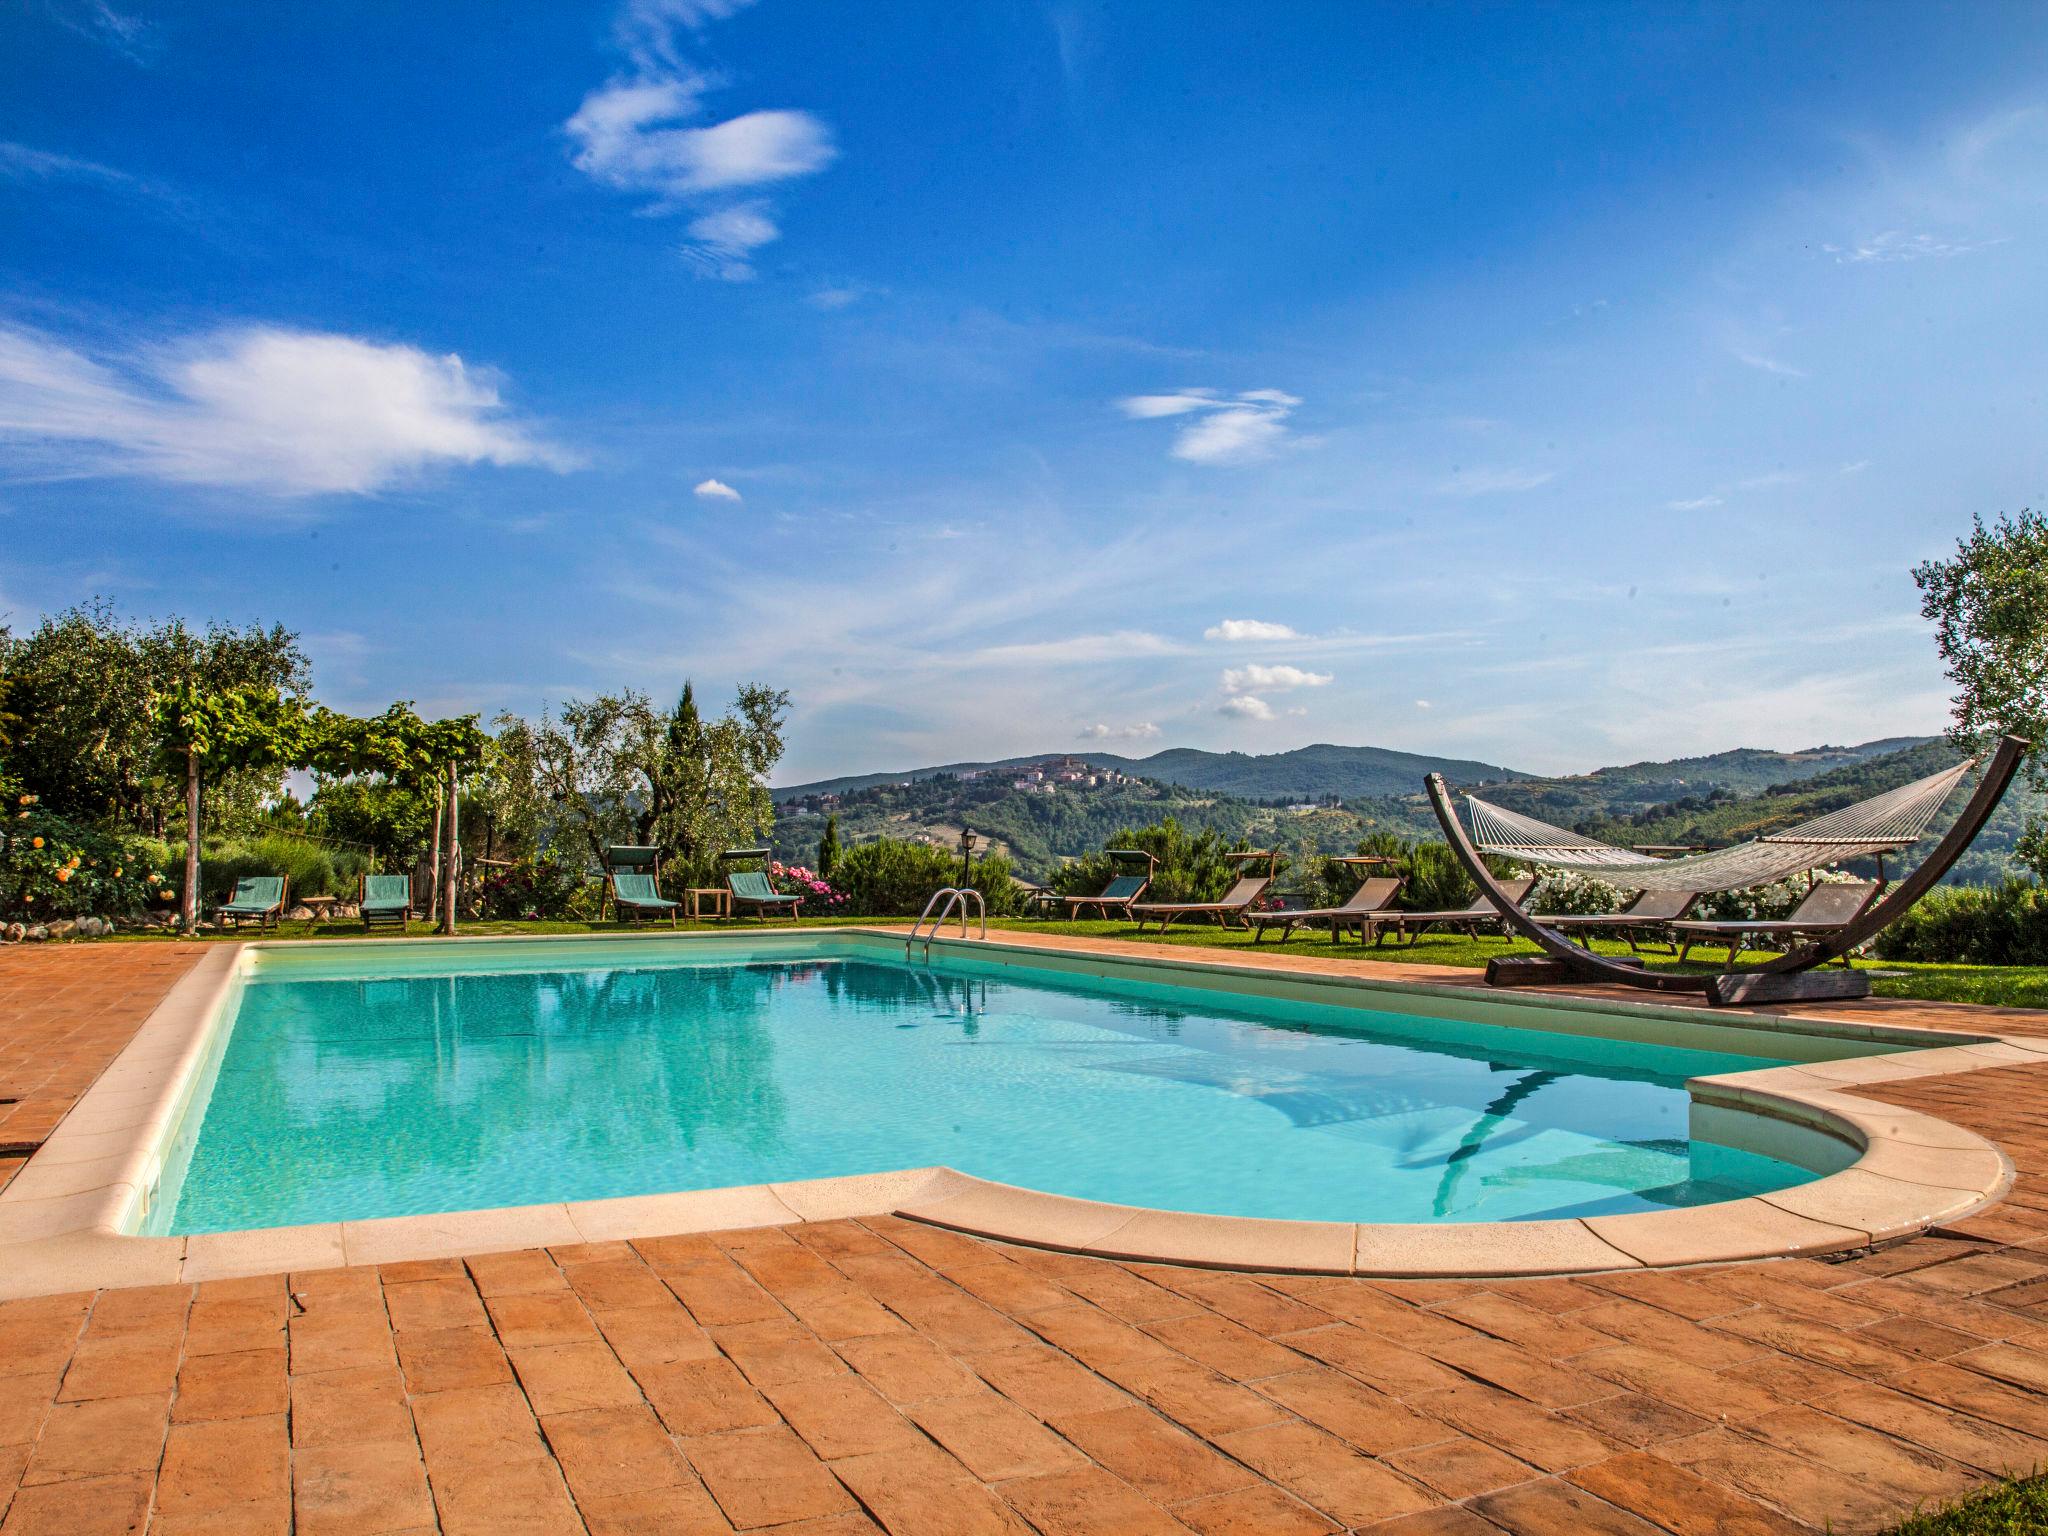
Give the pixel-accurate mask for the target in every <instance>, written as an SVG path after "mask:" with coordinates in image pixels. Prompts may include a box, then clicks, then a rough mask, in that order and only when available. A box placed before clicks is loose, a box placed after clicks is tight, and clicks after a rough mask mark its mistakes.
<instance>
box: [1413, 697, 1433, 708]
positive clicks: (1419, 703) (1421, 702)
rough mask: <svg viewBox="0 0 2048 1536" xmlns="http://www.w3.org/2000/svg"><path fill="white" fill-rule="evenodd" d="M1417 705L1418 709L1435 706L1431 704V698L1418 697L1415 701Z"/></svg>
mask: <svg viewBox="0 0 2048 1536" xmlns="http://www.w3.org/2000/svg"><path fill="white" fill-rule="evenodd" d="M1415 707H1416V708H1417V709H1429V708H1431V707H1433V706H1432V705H1431V704H1430V702H1429V700H1427V699H1417V700H1416V701H1415Z"/></svg>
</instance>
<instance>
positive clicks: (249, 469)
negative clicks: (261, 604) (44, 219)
mask: <svg viewBox="0 0 2048 1536" xmlns="http://www.w3.org/2000/svg"><path fill="white" fill-rule="evenodd" d="M0 439H4V440H7V441H10V442H12V443H13V444H14V445H15V447H16V454H15V463H16V465H17V467H18V468H21V469H28V470H31V471H32V472H40V473H43V474H49V475H58V476H92V475H140V476H145V477H148V478H151V479H157V480H167V481H175V482H181V483H185V484H191V485H211V486H231V487H235V488H238V489H244V490H252V491H262V492H267V493H269V494H272V495H276V496H286V497H290V496H313V495H321V494H331V493H353V494H363V493H367V492H371V491H377V490H382V489H384V488H386V487H388V486H391V485H394V484H398V483H400V482H403V481H405V480H407V479H410V478H412V477H414V476H416V475H418V474H420V473H422V472H424V471H426V470H428V469H430V468H433V467H435V466H439V465H448V464H481V463H489V464H499V465H522V464H532V465H542V466H545V467H547V468H551V469H558V470H559V469H566V468H569V467H571V466H572V464H573V460H572V458H571V456H570V455H568V454H566V453H565V452H563V451H562V450H561V449H559V448H557V447H555V446H553V445H551V444H549V443H548V442H546V441H545V440H544V439H543V438H541V437H540V436H539V435H538V434H537V433H536V432H535V430H534V429H533V428H532V427H531V426H530V425H529V424H526V423H524V422H521V421H519V420H517V419H516V418H513V417H511V416H510V415H509V414H508V413H507V411H506V408H505V404H504V401H503V399H502V398H501V397H500V394H499V388H498V382H497V376H496V375H495V374H493V373H492V372H491V371H490V370H488V369H474V368H470V367H468V366H467V365H465V364H464V362H463V361H462V359H461V358H460V357H457V356H455V355H453V354H452V353H451V354H447V355H444V356H439V357H436V356H434V355H432V354H431V353H428V352H424V351H422V350H420V349H419V348H417V347H410V346H405V345H402V344H393V343H383V342H374V341H366V340H363V339H361V338H359V337H354V336H343V335H336V334H333V333H329V332H319V331H295V330H286V329H282V328H278V327H269V326H251V327H247V328H242V329H233V330H225V331H217V332H213V333H210V334H207V335H202V336H195V337H189V338H186V339H184V340H182V341H178V342H175V343H171V344H169V345H162V346H148V347H138V348H135V349H132V350H131V351H129V352H128V353H126V354H123V355H121V356H118V357H92V356H88V355H87V354H86V353H85V352H83V351H80V350H78V349H77V348H74V347H70V346H67V345H65V344H63V343H61V342H59V341H56V340H54V339H52V338H50V337H47V336H43V335H39V334H37V333H34V332H30V331H24V330H10V329H0Z"/></svg>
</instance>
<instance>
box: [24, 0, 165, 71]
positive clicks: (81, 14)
mask: <svg viewBox="0 0 2048 1536" xmlns="http://www.w3.org/2000/svg"><path fill="white" fill-rule="evenodd" d="M50 10H51V14H52V15H54V16H55V17H56V18H57V20H58V21H59V22H60V23H62V24H63V25H64V26H66V27H69V28H70V29H71V30H72V31H73V32H76V33H77V34H78V35H79V36H80V37H87V38H91V39H92V40H93V41H94V42H96V43H98V44H100V45H101V46H102V47H105V48H109V49H111V50H113V51H114V52H115V53H118V54H119V55H120V56H121V57H122V58H124V59H126V60H127V61H128V62H129V63H131V64H147V63H149V62H150V61H151V60H152V59H154V58H155V57H156V54H157V50H158V48H159V46H160V39H159V38H158V35H157V29H156V26H155V24H154V23H152V22H148V21H145V20H143V19H142V18H141V17H140V16H131V15H129V14H128V13H127V12H126V11H117V10H115V9H114V7H112V6H111V5H108V4H107V3H106V0H56V3H55V4H53V5H52V6H51V7H50Z"/></svg>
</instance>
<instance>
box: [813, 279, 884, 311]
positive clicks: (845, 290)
mask: <svg viewBox="0 0 2048 1536" xmlns="http://www.w3.org/2000/svg"><path fill="white" fill-rule="evenodd" d="M869 291H870V290H868V289H866V288H862V287H860V286H859V285H858V284H854V283H841V284H839V285H838V286H836V287H831V288H819V289H817V290H815V291H814V292H812V294H811V295H810V297H808V298H806V299H805V300H804V302H805V303H806V304H808V305H810V306H811V308H813V309H827V310H830V309H845V308H846V307H847V306H848V305H851V304H858V303H859V302H860V301H861V300H862V299H864V298H866V297H867V296H868V293H869Z"/></svg>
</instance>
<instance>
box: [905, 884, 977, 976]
mask: <svg viewBox="0 0 2048 1536" xmlns="http://www.w3.org/2000/svg"><path fill="white" fill-rule="evenodd" d="M969 907H972V908H973V909H974V912H975V915H976V916H978V917H979V918H980V919H981V937H982V938H984V939H985V938H987V937H988V903H987V902H986V901H984V900H983V899H982V895H981V892H979V891H977V890H976V889H975V888H974V887H973V886H971V885H948V886H942V887H940V888H939V889H938V890H936V891H933V892H932V899H931V900H930V901H928V902H926V903H925V904H924V910H923V911H922V912H920V913H918V915H917V921H916V922H914V923H912V924H911V925H910V937H909V938H907V939H905V940H904V941H903V958H904V959H906V960H908V959H909V958H910V949H911V946H912V945H914V944H916V943H917V942H918V941H919V940H920V939H922V940H923V941H924V957H925V959H926V960H927V961H929V960H930V959H931V957H932V940H933V939H935V938H937V937H938V936H939V929H940V928H942V927H944V926H945V922H946V919H947V918H949V917H954V916H957V917H958V918H959V919H960V937H961V938H963V939H964V938H966V937H968V933H967V912H968V908H969ZM934 910H936V911H937V913H938V915H937V916H936V917H934V916H933V915H932V914H933V912H934ZM927 922H929V923H930V924H931V925H932V926H931V931H930V932H928V933H927V932H925V931H924V925H925V924H926V923H927Z"/></svg>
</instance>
